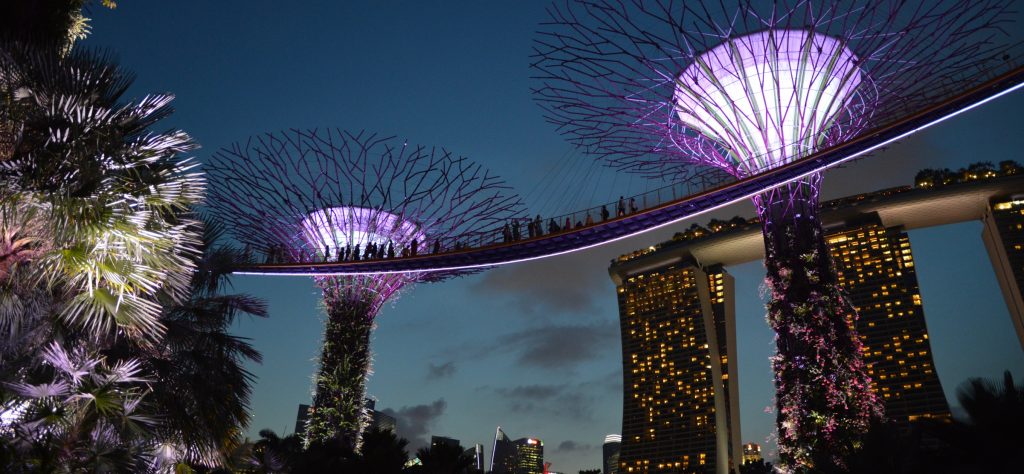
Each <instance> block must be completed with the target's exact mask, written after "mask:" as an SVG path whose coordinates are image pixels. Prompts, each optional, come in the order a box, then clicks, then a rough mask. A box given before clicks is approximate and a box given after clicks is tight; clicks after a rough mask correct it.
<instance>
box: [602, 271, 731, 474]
mask: <svg viewBox="0 0 1024 474" xmlns="http://www.w3.org/2000/svg"><path fill="white" fill-rule="evenodd" d="M642 258H643V259H644V261H643V265H642V266H640V267H639V268H640V269H639V270H632V271H630V270H628V269H627V268H633V269H635V268H637V267H636V266H629V267H626V266H623V265H621V263H622V262H623V260H618V261H616V262H613V264H612V266H611V268H610V269H609V273H610V275H611V277H612V280H613V281H615V284H616V291H617V293H618V300H619V317H620V324H621V333H622V358H623V391H624V393H623V413H622V451H621V455H620V458H619V472H621V473H629V472H679V471H681V472H708V473H720V474H725V473H727V472H730V471H734V470H735V469H736V465H737V464H738V463H739V459H738V456H733V459H730V452H731V447H732V446H737V447H738V446H739V433H740V429H739V409H738V405H737V403H736V401H735V400H729V398H730V397H732V398H735V397H736V395H737V390H736V383H737V370H736V357H735V356H734V353H735V342H734V339H735V311H734V305H733V302H732V298H733V296H732V293H733V291H732V286H733V282H732V277H731V276H730V275H729V274H727V273H725V272H724V271H723V270H722V269H721V268H720V267H718V268H714V269H708V270H705V269H702V268H700V267H699V266H697V265H696V264H695V263H694V261H693V259H692V258H688V259H682V260H680V258H679V257H678V256H672V257H670V256H668V255H664V256H662V255H661V254H660V253H659V252H657V251H656V252H653V253H648V254H646V255H644V256H643V257H642ZM730 466H732V467H730Z"/></svg>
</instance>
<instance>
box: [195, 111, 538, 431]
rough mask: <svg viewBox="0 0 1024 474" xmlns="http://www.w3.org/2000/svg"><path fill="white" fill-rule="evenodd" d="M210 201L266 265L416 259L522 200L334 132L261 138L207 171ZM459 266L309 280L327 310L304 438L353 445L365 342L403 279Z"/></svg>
mask: <svg viewBox="0 0 1024 474" xmlns="http://www.w3.org/2000/svg"><path fill="white" fill-rule="evenodd" d="M207 172H208V176H209V177H210V180H211V192H210V206H211V208H212V209H213V210H214V212H215V214H217V215H218V216H219V217H221V218H222V219H224V220H225V221H226V222H227V223H228V225H229V227H230V228H231V229H232V231H233V233H234V235H235V237H236V238H237V239H238V240H239V241H240V242H241V243H243V244H244V245H245V246H246V247H247V248H248V249H250V252H252V251H259V253H261V254H262V255H260V256H259V257H257V258H262V259H265V260H266V261H267V262H269V263H271V264H272V263H294V262H322V261H325V260H330V261H355V260H365V259H380V258H395V257H398V256H415V255H419V254H425V253H429V252H436V251H438V249H440V248H442V246H443V248H445V249H446V250H447V249H448V248H449V247H450V245H451V244H452V243H453V242H460V241H463V240H464V239H465V240H468V239H472V238H474V237H477V236H479V235H483V234H485V233H488V232H493V231H494V230H495V229H499V228H501V227H502V225H504V223H505V222H506V220H507V219H511V218H516V217H519V214H520V213H522V205H521V203H520V201H519V198H518V197H516V196H515V195H513V194H511V193H510V192H509V191H508V188H507V186H505V185H504V184H503V182H502V181H501V180H500V179H499V178H498V177H496V176H494V175H492V174H490V173H489V172H488V171H487V170H485V169H484V168H483V167H481V166H480V165H478V164H475V163H473V162H471V161H469V160H468V159H466V158H463V157H457V156H455V155H453V154H451V153H450V152H448V151H445V150H440V149H435V148H429V147H424V146H412V145H409V144H408V143H406V142H403V141H400V140H397V139H395V138H394V137H381V136H378V135H376V134H370V133H365V132H360V133H351V132H347V131H342V130H291V131H287V132H281V133H268V134H264V135H260V136H257V137H254V138H252V139H250V140H249V141H247V142H245V143H237V144H234V145H233V146H231V147H229V148H224V149H222V150H220V151H218V152H216V153H215V154H214V155H213V158H212V160H211V163H210V164H209V165H208V166H207ZM459 274H460V273H458V272H419V273H390V274H375V275H341V276H320V277H317V278H316V282H317V285H318V286H319V287H320V288H321V290H322V291H323V295H324V302H325V306H326V312H327V321H326V323H325V326H326V327H325V331H324V341H323V348H322V350H321V356H320V368H319V371H318V373H317V375H316V378H315V385H316V389H315V394H314V397H313V406H312V408H311V410H310V414H309V421H308V424H307V428H306V442H307V443H314V442H329V441H338V440H340V441H341V442H343V443H348V444H349V445H352V446H354V445H355V444H356V443H357V442H358V438H359V434H360V433H361V431H362V427H363V424H364V409H363V406H364V396H365V381H366V376H367V373H368V371H369V365H370V354H369V340H370V333H371V330H372V327H373V321H374V318H375V317H376V315H377V313H378V311H379V310H380V308H381V306H382V305H383V304H384V303H385V302H386V301H388V300H389V299H390V298H392V296H394V295H395V294H396V292H398V291H399V290H400V289H401V288H403V287H405V286H406V285H409V284H412V283H416V282H423V281H439V280H443V279H445V278H449V277H453V276H457V275H459Z"/></svg>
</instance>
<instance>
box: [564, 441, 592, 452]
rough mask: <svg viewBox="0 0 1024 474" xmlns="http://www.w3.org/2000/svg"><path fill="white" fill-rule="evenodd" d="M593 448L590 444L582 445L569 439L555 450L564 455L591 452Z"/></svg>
mask: <svg viewBox="0 0 1024 474" xmlns="http://www.w3.org/2000/svg"><path fill="white" fill-rule="evenodd" d="M591 448H592V446H590V445H589V444H580V443H577V442H575V441H573V440H569V439H567V440H565V441H562V442H561V443H559V444H558V447H557V448H555V451H558V452H562V453H570V452H573V451H590V449H591Z"/></svg>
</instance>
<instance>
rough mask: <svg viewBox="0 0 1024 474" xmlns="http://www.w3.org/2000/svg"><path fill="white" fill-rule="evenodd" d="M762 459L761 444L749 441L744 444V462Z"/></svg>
mask: <svg viewBox="0 0 1024 474" xmlns="http://www.w3.org/2000/svg"><path fill="white" fill-rule="evenodd" d="M761 459H763V458H762V457H761V445H759V444H757V443H747V444H744V445H743V464H746V463H748V462H758V461H760V460H761Z"/></svg>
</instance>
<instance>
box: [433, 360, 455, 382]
mask: <svg viewBox="0 0 1024 474" xmlns="http://www.w3.org/2000/svg"><path fill="white" fill-rule="evenodd" d="M453 375H455V362H451V361H449V362H445V363H443V364H441V365H434V364H432V363H429V364H427V380H436V379H442V378H447V377H451V376H453Z"/></svg>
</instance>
